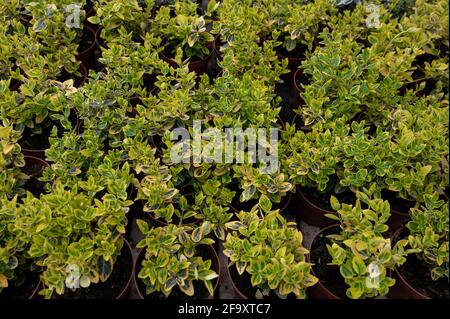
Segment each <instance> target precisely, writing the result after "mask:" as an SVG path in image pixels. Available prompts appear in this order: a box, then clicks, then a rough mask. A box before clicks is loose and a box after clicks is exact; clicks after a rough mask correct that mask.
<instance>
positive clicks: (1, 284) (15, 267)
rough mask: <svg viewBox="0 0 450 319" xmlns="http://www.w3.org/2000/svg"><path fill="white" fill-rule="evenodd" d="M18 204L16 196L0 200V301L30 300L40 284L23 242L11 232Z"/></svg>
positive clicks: (2, 197)
mask: <svg viewBox="0 0 450 319" xmlns="http://www.w3.org/2000/svg"><path fill="white" fill-rule="evenodd" d="M18 200H19V196H18V195H15V196H14V197H13V198H8V197H6V195H5V194H2V195H1V199H0V299H15V298H18V299H26V298H32V297H33V295H35V293H36V290H37V288H38V283H39V273H38V271H37V270H36V269H33V268H32V262H31V260H30V259H29V257H28V256H27V253H26V251H27V248H28V246H27V244H26V240H23V238H22V237H21V236H20V235H19V233H18V232H16V231H15V229H14V223H15V215H16V212H17V205H18ZM27 257H28V258H27Z"/></svg>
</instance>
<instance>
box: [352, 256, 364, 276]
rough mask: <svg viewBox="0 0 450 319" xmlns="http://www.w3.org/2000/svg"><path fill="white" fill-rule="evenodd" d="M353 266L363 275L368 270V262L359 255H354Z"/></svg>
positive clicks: (357, 272) (356, 271)
mask: <svg viewBox="0 0 450 319" xmlns="http://www.w3.org/2000/svg"><path fill="white" fill-rule="evenodd" d="M352 267H353V270H354V271H355V273H356V274H358V275H362V274H364V273H365V272H366V264H365V263H364V261H363V260H362V258H361V257H359V256H353V259H352Z"/></svg>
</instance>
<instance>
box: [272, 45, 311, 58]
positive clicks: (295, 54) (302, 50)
mask: <svg viewBox="0 0 450 319" xmlns="http://www.w3.org/2000/svg"><path fill="white" fill-rule="evenodd" d="M276 51H277V53H278V54H280V55H282V56H284V57H286V58H290V59H305V54H306V52H307V51H308V47H307V46H300V45H297V46H296V47H295V49H294V50H292V51H288V50H286V49H285V48H284V47H278V48H277V50H276Z"/></svg>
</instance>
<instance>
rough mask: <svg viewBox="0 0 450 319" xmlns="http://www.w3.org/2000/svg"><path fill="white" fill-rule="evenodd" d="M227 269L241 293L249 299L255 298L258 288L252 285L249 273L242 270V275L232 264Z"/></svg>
mask: <svg viewBox="0 0 450 319" xmlns="http://www.w3.org/2000/svg"><path fill="white" fill-rule="evenodd" d="M228 269H229V270H230V275H231V280H232V281H233V283H234V285H235V286H236V288H237V289H239V291H240V292H241V294H243V295H244V296H246V297H247V298H250V299H253V298H255V295H256V292H257V291H258V289H256V288H255V287H253V286H252V282H251V276H250V274H248V273H247V272H246V271H244V273H243V274H242V275H239V273H238V272H237V270H236V265H233V266H231V267H230V268H228Z"/></svg>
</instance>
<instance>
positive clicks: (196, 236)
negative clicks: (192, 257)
mask: <svg viewBox="0 0 450 319" xmlns="http://www.w3.org/2000/svg"><path fill="white" fill-rule="evenodd" d="M202 238H203V234H202V230H201V228H196V229H194V231H193V232H192V235H191V239H192V241H193V242H194V243H198V242H199V241H200V240H202Z"/></svg>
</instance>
